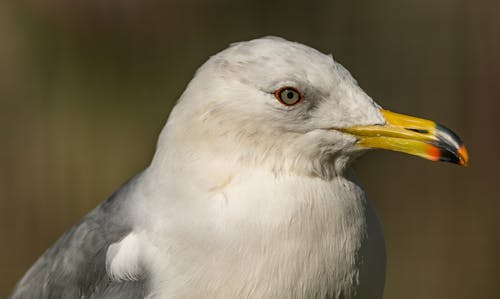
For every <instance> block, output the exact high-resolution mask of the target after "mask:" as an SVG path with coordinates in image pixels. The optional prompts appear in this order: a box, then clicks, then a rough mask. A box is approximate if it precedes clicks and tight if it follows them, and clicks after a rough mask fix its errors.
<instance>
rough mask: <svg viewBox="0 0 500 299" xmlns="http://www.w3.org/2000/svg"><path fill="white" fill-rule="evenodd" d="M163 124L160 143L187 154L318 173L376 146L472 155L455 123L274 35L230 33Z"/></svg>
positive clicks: (443, 157) (439, 157)
mask: <svg viewBox="0 0 500 299" xmlns="http://www.w3.org/2000/svg"><path fill="white" fill-rule="evenodd" d="M165 128H166V129H165V130H164V132H163V133H162V135H164V136H163V137H162V138H160V143H159V150H160V149H161V147H162V146H164V147H168V146H170V147H172V146H173V145H172V144H176V147H178V149H173V150H174V151H176V153H177V154H178V153H179V152H183V153H184V155H187V156H189V158H188V159H191V160H192V161H196V160H198V159H202V160H212V161H217V160H220V161H223V163H225V164H228V163H229V164H231V163H232V162H234V163H239V164H259V165H266V166H268V167H270V168H272V170H273V171H276V172H281V171H289V172H290V171H291V172H299V173H303V174H307V175H317V176H321V177H332V176H333V175H335V174H337V173H339V172H342V171H343V170H344V169H345V168H346V166H347V165H349V163H350V162H351V161H352V160H353V158H355V157H357V156H359V154H361V153H363V152H365V151H366V150H368V149H377V148H379V149H386V150H394V151H399V152H404V153H408V154H412V155H416V156H420V157H423V158H426V159H430V160H434V161H447V162H452V163H456V164H460V165H466V164H467V161H468V157H467V151H466V149H465V147H464V145H463V143H462V141H461V140H460V139H459V138H458V137H457V135H456V134H454V133H453V132H452V131H451V130H449V129H447V128H445V127H444V126H442V125H438V124H436V123H434V122H433V121H429V120H424V119H420V118H415V117H410V116H405V115H402V114H397V113H393V112H390V111H388V110H384V109H382V108H381V107H380V106H379V105H378V104H377V103H375V102H374V101H373V100H372V99H371V98H370V97H369V96H368V95H367V94H366V93H365V92H364V91H363V90H362V89H361V88H360V87H359V86H358V84H357V82H356V80H354V79H353V77H352V76H351V75H350V73H349V72H348V71H347V70H346V69H345V68H344V67H342V66H341V65H340V64H339V63H337V62H335V61H334V60H333V58H332V56H331V55H325V54H323V53H321V52H319V51H317V50H315V49H312V48H310V47H307V46H305V45H302V44H299V43H295V42H290V41H287V40H284V39H281V38H276V37H266V38H260V39H256V40H252V41H247V42H240V43H236V44H233V45H231V46H230V47H229V48H228V49H226V50H224V51H222V52H220V53H218V54H216V55H214V56H212V57H211V58H210V59H209V60H208V61H207V62H206V63H205V64H204V65H203V66H202V67H200V69H199V70H198V71H197V73H196V76H195V77H194V78H193V80H192V81H191V82H190V83H189V85H188V87H187V88H186V91H185V92H184V93H183V95H182V96H181V98H180V100H179V102H178V103H177V105H176V107H175V108H174V109H173V112H172V113H171V115H170V119H169V121H168V122H167V125H166V127H165ZM162 139H163V140H164V141H162ZM166 140H167V141H168V140H172V141H171V142H172V143H170V144H171V145H167V144H168V142H167V141H166ZM200 148H203V149H204V150H203V152H205V153H206V155H208V156H206V157H203V156H202V153H201V152H202V151H200V150H199V149H200Z"/></svg>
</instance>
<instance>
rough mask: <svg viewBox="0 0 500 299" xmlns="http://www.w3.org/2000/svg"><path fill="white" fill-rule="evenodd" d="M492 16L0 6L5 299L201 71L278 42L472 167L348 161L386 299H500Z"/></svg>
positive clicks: (276, 5) (342, 6)
mask: <svg viewBox="0 0 500 299" xmlns="http://www.w3.org/2000/svg"><path fill="white" fill-rule="evenodd" d="M499 12H500V2H498V1H484V0H483V1H467V0H407V1H400V0H390V1H295V0H287V1H265V0H253V1H239V2H237V1H229V0H228V1H220V0H219V1H203V0H199V1H195V0H187V1H152V0H107V1H103V0H86V1H83V0H75V1H65V0H2V1H1V2H0V240H1V246H0V277H1V278H2V279H0V297H2V298H3V297H5V296H7V294H8V293H9V292H10V290H11V289H12V287H13V286H14V284H15V282H16V281H17V280H18V279H19V278H20V276H21V275H22V274H23V273H24V271H26V269H28V267H29V266H30V265H31V264H32V263H33V262H34V261H35V260H36V258H37V257H38V256H40V254H42V252H43V251H44V250H45V249H46V248H47V247H49V246H50V245H51V244H52V243H53V242H54V241H55V240H56V239H57V238H58V236H60V235H61V234H62V233H63V232H64V231H65V230H66V229H68V228H69V227H70V226H71V225H72V224H74V223H75V222H77V221H78V220H79V219H80V218H81V217H82V216H83V215H85V214H86V213H87V212H89V211H90V210H91V209H93V208H94V207H95V206H96V205H97V204H98V203H99V202H100V201H101V200H103V199H105V198H106V197H107V196H108V195H109V194H111V193H112V192H113V191H114V190H115V189H116V188H117V187H118V186H119V185H120V184H121V183H122V182H124V181H125V180H126V179H127V178H129V177H130V176H132V175H133V174H135V173H136V172H138V171H140V170H141V169H143V168H145V167H146V166H147V164H148V163H149V161H150V158H151V156H152V154H153V152H154V148H155V142H156V137H157V135H158V133H159V132H160V130H161V128H162V126H163V124H164V123H165V120H166V118H167V116H168V114H169V111H170V108H171V107H172V105H173V104H174V102H175V100H176V99H177V97H178V96H179V95H180V94H181V92H182V91H183V89H184V87H185V85H186V84H187V82H188V81H189V80H190V78H191V77H192V75H193V73H194V71H195V69H196V68H197V67H198V66H199V65H200V64H201V63H203V62H204V61H205V60H206V59H207V58H208V57H209V56H210V55H212V54H214V53H216V52H217V51H219V50H221V49H223V48H225V47H226V46H227V45H228V44H229V43H231V42H234V41H240V40H248V39H252V38H255V37H260V36H263V35H278V36H282V37H285V38H287V39H291V40H296V41H300V42H303V43H305V44H308V45H311V46H313V47H315V48H318V49H319V50H321V51H323V52H328V53H329V52H331V53H333V55H334V57H335V58H336V59H337V60H338V61H340V62H341V63H342V64H344V66H346V67H347V68H348V69H349V70H350V71H351V72H352V73H353V75H354V77H356V78H357V79H358V81H359V82H360V84H361V86H362V87H363V88H364V89H365V90H366V91H367V92H368V93H369V94H370V95H371V96H372V97H373V98H374V99H376V100H377V101H378V102H379V103H380V104H381V105H383V106H384V107H386V108H390V109H391V110H393V111H398V112H403V113H407V114H412V115H417V116H421V117H426V118H430V119H434V120H437V121H439V122H441V123H444V124H446V125H447V126H449V127H451V128H453V129H454V130H455V131H456V132H458V133H459V135H461V136H462V137H463V139H464V140H465V142H466V144H467V145H468V148H469V151H470V154H471V163H470V167H468V168H460V167H457V166H455V165H451V164H443V163H432V162H428V161H424V160H421V159H418V158H414V157H410V156H405V155H402V154H397V153H389V152H374V153H371V154H370V155H367V156H365V157H364V158H362V159H360V161H359V163H358V164H357V165H356V168H357V171H358V175H359V177H360V179H361V180H362V181H363V182H364V184H365V188H366V189H367V190H368V192H369V194H370V196H371V198H372V199H373V201H374V203H375V205H376V207H377V209H378V212H379V214H380V218H381V220H382V222H383V225H384V228H385V235H386V241H387V250H388V272H387V283H386V292H385V298H387V299H393V298H405V299H413V298H415V299H416V298H426V299H433V298H436V299H438V298H439V299H442V298H464V299H465V298H500V213H499V211H500V210H499V208H500V196H499V192H498V188H499V187H500V174H499V170H498V169H499V167H500V159H499V154H500V152H499V145H500V138H499V136H500V135H499V129H500V125H499V121H500V120H499V118H500V115H499V113H500V34H499V30H500V18H499V17H498V13H499Z"/></svg>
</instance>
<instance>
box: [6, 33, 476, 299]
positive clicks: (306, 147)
mask: <svg viewBox="0 0 500 299" xmlns="http://www.w3.org/2000/svg"><path fill="white" fill-rule="evenodd" d="M370 149H386V150H393V151H399V152H403V153H408V154H411V155H416V156H420V157H423V158H426V159H429V160H433V161H446V162H451V163H455V164H459V165H466V164H467V162H468V154H467V150H466V148H465V146H464V144H463V142H462V141H461V140H460V138H459V137H458V136H457V135H456V134H455V133H453V132H452V131H451V130H449V129H447V128H446V127H444V126H442V125H439V124H436V123H435V122H433V121H429V120H424V119H420V118H416V117H410V116H406V115H403V114H397V113H394V112H390V111H388V110H385V109H382V108H381V106H379V105H378V104H376V103H375V102H374V101H373V100H372V99H371V98H370V97H369V96H368V95H367V94H366V93H365V92H364V91H363V90H362V89H361V88H360V87H359V86H358V84H357V82H356V80H355V79H353V77H352V76H351V75H350V73H349V72H348V71H347V70H346V69H345V68H344V67H342V66H341V65H340V64H339V63H337V62H335V61H334V60H333V58H332V56H331V55H325V54H323V53H321V52H319V51H317V50H315V49H313V48H310V47H308V46H305V45H303V44H300V43H297V42H291V41H287V40H285V39H282V38H278V37H264V38H259V39H255V40H251V41H246V42H239V43H234V44H232V45H231V46H230V47H229V48H227V49H225V50H223V51H221V52H219V53H218V54H216V55H214V56H212V57H211V58H210V59H208V61H207V62H206V63H204V64H203V65H202V66H201V67H200V68H199V69H198V70H197V72H196V74H195V76H194V78H193V79H192V80H191V82H190V83H189V84H188V86H187V88H186V89H185V91H184V92H183V94H182V95H181V97H180V98H179V99H178V102H177V104H176V106H175V107H174V108H173V110H172V112H171V114H170V116H169V118H168V121H167V122H166V124H165V126H164V128H163V130H162V131H161V134H160V136H159V139H158V143H157V149H156V152H155V154H154V157H153V159H152V161H151V164H150V165H149V166H148V167H147V168H146V169H145V170H144V171H142V172H141V173H139V174H138V175H136V176H135V177H133V178H132V179H130V180H129V181H128V182H127V183H125V184H124V185H123V186H122V187H120V188H119V189H118V190H117V191H116V192H115V193H114V194H112V195H111V196H110V197H109V198H108V199H107V200H106V201H104V202H102V203H101V204H100V205H99V206H98V207H97V208H95V209H94V210H93V211H92V212H90V213H89V214H88V215H87V216H86V217H84V218H83V220H82V221H81V222H80V223H78V224H76V225H75V226H74V227H73V228H71V229H70V230H69V231H68V232H66V233H65V234H64V235H63V236H62V237H61V238H60V239H59V240H58V241H57V242H56V243H55V245H53V246H52V247H51V248H49V249H48V250H47V251H46V252H45V253H44V254H43V255H42V256H41V257H40V258H39V259H38V261H36V263H35V264H34V265H33V266H32V267H31V269H29V270H28V271H27V273H26V274H25V275H24V277H23V278H22V279H21V280H20V282H18V284H17V286H16V287H15V289H14V291H13V293H12V294H11V298H125V299H126V298H165V299H172V298H343V299H352V298H358V299H368V298H375V299H376V298H382V294H383V289H384V283H385V264H386V254H385V245H384V237H383V233H382V228H381V224H380V222H379V219H378V217H377V215H376V212H375V209H374V207H373V205H372V204H371V202H370V201H369V200H368V198H367V196H366V195H365V192H364V191H363V189H362V188H361V187H360V184H359V183H358V182H357V180H356V179H355V176H354V174H353V172H352V170H351V169H350V166H351V165H352V162H353V161H354V160H355V159H356V158H357V157H359V156H360V155H361V154H363V153H365V152H367V151H368V150H370Z"/></svg>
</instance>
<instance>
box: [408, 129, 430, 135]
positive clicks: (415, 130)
mask: <svg viewBox="0 0 500 299" xmlns="http://www.w3.org/2000/svg"><path fill="white" fill-rule="evenodd" d="M405 129H406V130H408V131H413V132H417V133H421V134H429V131H428V130H424V129H414V128H405Z"/></svg>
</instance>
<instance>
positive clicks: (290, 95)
mask: <svg viewBox="0 0 500 299" xmlns="http://www.w3.org/2000/svg"><path fill="white" fill-rule="evenodd" d="M286 97H287V98H288V99H289V100H291V99H293V91H289V92H287V93H286Z"/></svg>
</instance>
